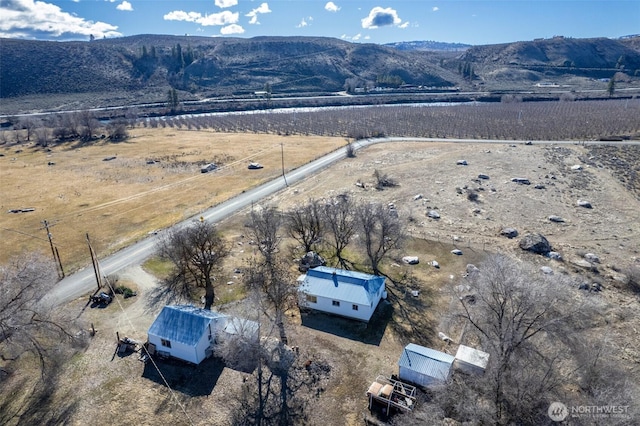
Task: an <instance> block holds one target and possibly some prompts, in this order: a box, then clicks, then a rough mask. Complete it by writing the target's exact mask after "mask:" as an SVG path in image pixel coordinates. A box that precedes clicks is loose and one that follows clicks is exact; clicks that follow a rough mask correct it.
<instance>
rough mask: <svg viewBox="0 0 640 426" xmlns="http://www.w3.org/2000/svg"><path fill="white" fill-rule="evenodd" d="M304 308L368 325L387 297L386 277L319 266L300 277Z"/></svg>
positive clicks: (299, 283)
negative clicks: (363, 322) (377, 308)
mask: <svg viewBox="0 0 640 426" xmlns="http://www.w3.org/2000/svg"><path fill="white" fill-rule="evenodd" d="M298 291H299V293H300V303H301V306H302V307H305V308H308V309H313V310H316V311H321V312H327V313H330V314H334V315H340V316H343V317H347V318H353V319H357V320H360V321H365V322H368V321H369V320H370V319H371V316H372V315H373V312H374V311H375V310H376V307H377V306H378V303H379V302H380V299H382V298H383V297H386V292H385V278H384V277H380V276H376V275H370V274H365V273H362V272H355V271H346V270H344V269H336V268H330V267H327V266H318V267H316V268H313V269H309V270H308V271H307V273H306V274H304V275H301V276H300V277H299V278H298Z"/></svg>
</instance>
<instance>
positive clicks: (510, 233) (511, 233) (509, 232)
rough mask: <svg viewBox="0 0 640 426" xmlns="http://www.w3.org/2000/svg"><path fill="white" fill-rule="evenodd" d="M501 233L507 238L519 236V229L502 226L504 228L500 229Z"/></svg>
mask: <svg viewBox="0 0 640 426" xmlns="http://www.w3.org/2000/svg"><path fill="white" fill-rule="evenodd" d="M500 235H502V236H505V237H507V238H515V237H517V236H518V230H517V229H515V228H502V230H501V231H500Z"/></svg>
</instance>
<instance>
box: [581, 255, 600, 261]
mask: <svg viewBox="0 0 640 426" xmlns="http://www.w3.org/2000/svg"><path fill="white" fill-rule="evenodd" d="M584 260H586V261H587V262H589V263H600V258H599V257H598V256H597V255H595V254H593V253H587V254H585V255H584Z"/></svg>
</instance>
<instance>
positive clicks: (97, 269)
mask: <svg viewBox="0 0 640 426" xmlns="http://www.w3.org/2000/svg"><path fill="white" fill-rule="evenodd" d="M87 244H88V245H89V253H90V254H91V263H92V264H93V272H94V274H95V276H96V283H97V284H98V291H100V289H101V288H102V281H101V280H100V266H99V265H98V259H96V254H95V252H94V251H93V247H91V241H90V240H89V233H88V232H87Z"/></svg>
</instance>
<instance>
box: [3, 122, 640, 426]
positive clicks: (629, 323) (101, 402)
mask: <svg viewBox="0 0 640 426" xmlns="http://www.w3.org/2000/svg"><path fill="white" fill-rule="evenodd" d="M345 143H346V140H345V139H344V138H343V137H312V136H275V135H264V134H250V133H216V132H212V131H202V130H201V131H195V130H180V129H173V128H171V129H169V128H165V129H147V128H137V129H134V130H132V131H131V137H130V138H129V139H128V140H127V141H126V142H121V143H117V144H113V143H106V142H103V141H97V142H95V143H93V144H91V145H88V146H75V145H57V146H53V147H51V148H50V149H47V150H43V149H41V148H39V149H35V148H33V147H31V146H24V147H20V148H19V149H16V146H5V147H2V148H0V150H1V151H0V152H2V153H3V154H4V156H3V157H0V161H1V162H2V166H1V167H0V182H1V184H2V194H3V196H2V201H1V204H2V209H3V210H4V212H3V216H2V219H1V220H0V227H1V228H2V231H1V232H2V254H1V256H2V261H6V260H7V259H9V258H10V257H11V256H14V255H20V254H21V253H25V252H28V251H34V250H35V251H42V252H43V253H44V254H46V255H49V254H50V249H49V245H48V241H47V239H46V234H45V231H44V230H42V223H41V222H42V221H44V220H47V221H48V222H49V223H50V224H51V225H52V227H51V233H52V234H53V241H54V243H55V244H56V247H58V249H59V252H60V256H61V259H62V262H63V264H64V265H65V267H66V268H67V270H68V271H72V270H73V269H76V268H78V267H81V266H85V265H86V264H88V263H89V254H88V249H87V245H86V238H85V234H86V233H89V234H90V236H91V241H92V243H93V245H94V248H96V251H97V252H98V257H101V256H105V255H107V254H109V253H112V252H114V251H116V250H118V249H119V248H122V247H124V246H127V245H129V244H131V242H133V241H136V240H138V239H140V238H143V237H144V236H145V235H147V234H148V233H149V232H152V231H155V230H158V229H162V228H166V227H167V226H169V225H170V224H172V223H175V222H177V221H180V220H183V219H185V218H188V217H191V216H195V215H197V214H198V213H199V212H201V211H203V210H204V209H206V208H207V207H209V206H212V205H214V204H217V203H219V202H221V201H222V200H224V199H226V198H228V197H230V196H232V195H233V194H236V193H239V192H241V191H242V190H245V189H247V188H250V187H252V186H255V185H257V184H259V183H261V182H264V181H266V180H268V179H271V178H274V177H276V176H278V175H280V174H281V171H282V169H281V167H282V164H281V161H282V156H283V154H284V161H285V169H286V170H291V169H293V168H295V167H297V166H299V165H301V164H303V163H306V162H308V161H310V160H311V159H313V158H317V157H319V156H320V155H322V154H323V153H327V152H330V151H332V150H334V149H336V148H338V147H341V146H344V145H345ZM18 151H20V152H18ZM110 157H115V158H112V159H111V160H108V161H105V159H107V158H110ZM152 160H153V163H151V161H152ZM460 160H465V162H466V165H458V162H459V161H460ZM209 162H215V163H217V164H219V165H220V168H219V169H218V170H217V171H215V172H211V173H205V174H203V173H200V166H201V165H202V164H205V163H209ZM250 162H259V163H261V164H262V165H264V168H263V169H260V170H247V165H248V164H249V163H250ZM48 163H55V164H51V165H48ZM638 164H640V147H638V146H618V147H616V146H597V145H590V144H578V143H576V144H563V145H559V144H555V145H554V144H543V143H538V142H535V141H534V142H533V144H532V145H525V144H523V143H508V142H507V143H500V144H493V143H475V144H473V143H451V142H446V141H441V142H394V143H381V144H377V145H374V146H370V147H368V148H366V149H362V150H359V151H357V155H356V156H355V157H354V158H347V159H344V160H342V161H340V162H339V163H337V164H335V165H334V166H332V167H330V168H328V169H325V170H324V171H322V172H320V173H318V174H317V175H315V176H313V177H311V178H309V179H307V180H305V181H303V182H302V183H299V184H296V185H292V186H290V187H289V188H287V189H286V190H284V191H282V192H280V193H278V194H276V195H275V196H273V197H272V198H270V199H269V200H265V201H264V202H263V203H262V204H263V205H265V206H277V207H278V208H279V209H280V210H282V211H286V210H288V209H290V208H292V207H294V206H296V205H299V204H304V203H305V202H307V201H308V200H309V199H322V198H326V197H332V196H337V195H340V194H349V195H350V196H351V197H353V198H354V199H357V200H360V201H369V202H379V203H384V204H385V205H386V204H389V203H393V204H394V205H395V207H396V209H397V211H398V215H399V218H400V219H401V221H402V223H403V224H404V227H405V230H406V233H407V235H408V238H407V240H406V242H405V246H404V248H403V249H402V250H400V251H398V252H396V253H395V254H394V256H393V257H392V258H391V259H390V260H388V261H387V262H385V263H384V265H383V270H384V271H385V273H386V274H387V275H388V276H389V277H391V278H393V283H390V284H389V290H390V292H391V293H392V294H393V297H391V298H390V299H389V301H385V302H383V303H382V304H381V305H380V307H379V309H378V311H377V312H376V314H375V315H374V318H373V319H372V322H371V323H369V324H368V325H364V324H359V323H356V324H354V323H353V322H351V321H348V320H344V319H338V318H331V317H326V316H324V315H320V314H313V315H309V316H304V317H301V315H300V313H299V312H298V311H297V309H296V310H291V311H289V312H288V314H287V320H286V327H287V330H288V336H289V339H288V340H289V345H292V346H296V347H298V348H299V350H300V355H299V356H300V357H306V358H307V359H308V360H309V362H310V363H311V364H312V365H318V366H320V367H321V368H319V371H320V370H322V371H321V373H322V374H320V373H318V375H317V377H318V378H317V380H318V381H319V385H318V386H319V389H320V391H317V392H316V394H314V395H310V396H309V397H308V406H307V413H308V419H307V422H308V424H311V425H320V424H345V425H358V424H362V422H363V418H364V416H365V414H366V413H367V411H368V410H367V403H368V401H367V398H366V397H365V391H366V390H367V387H368V386H369V384H370V382H371V381H372V380H373V379H375V377H376V376H377V375H379V374H382V375H386V376H390V375H392V374H396V373H397V362H398V358H399V356H400V354H401V352H402V348H403V347H404V345H406V344H407V343H410V342H413V343H418V344H422V345H425V346H429V347H432V348H434V349H438V350H441V351H444V352H451V351H452V350H453V351H455V346H456V345H451V344H447V343H445V342H444V341H442V340H440V339H438V333H439V332H443V333H445V334H447V335H448V336H451V338H452V340H453V341H454V343H465V342H467V338H466V337H465V330H464V327H462V326H461V324H460V323H459V322H457V321H455V320H452V319H451V315H450V310H451V307H452V306H453V304H454V303H455V302H456V296H455V294H454V292H453V288H454V286H456V285H457V284H459V283H461V282H464V277H465V276H466V272H467V265H468V264H475V265H480V264H481V263H482V261H483V260H484V259H485V258H486V257H487V256H488V255H490V254H492V253H498V252H499V253H505V254H508V255H510V256H514V257H516V258H518V259H520V260H521V261H523V262H530V263H532V264H534V265H535V267H536V268H540V267H543V266H546V267H550V268H551V269H552V271H553V273H554V274H556V275H563V276H568V277H574V278H575V277H578V278H579V279H580V280H582V281H585V282H589V283H593V282H597V283H599V284H600V285H601V288H602V291H601V292H597V293H596V292H589V291H586V292H585V291H583V290H579V289H578V288H577V287H573V288H572V287H567V288H566V289H564V290H563V291H566V292H572V293H571V294H570V297H571V298H573V299H574V300H575V302H576V304H580V303H589V304H595V305H596V306H597V307H598V315H597V316H596V317H593V318H592V319H591V322H590V323H589V325H588V327H589V335H590V336H592V338H593V339H594V340H601V339H604V338H605V337H606V341H607V342H608V344H609V347H610V348H612V354H611V356H612V359H613V360H615V362H616V363H617V364H618V365H619V366H620V367H621V368H622V369H623V370H624V371H625V374H627V375H628V377H629V378H630V379H631V381H632V382H635V383H636V384H637V383H638V382H639V381H640V343H639V341H638V339H637V338H635V337H634V336H637V330H638V328H639V327H640V322H639V321H638V318H637V316H636V315H635V313H637V312H638V309H639V308H640V303H639V302H640V300H639V298H638V294H637V293H633V292H632V291H630V290H629V289H628V288H626V287H625V285H624V272H625V271H626V270H627V269H628V268H630V267H634V266H636V267H637V266H638V265H639V264H640V227H639V226H638V224H639V223H640V183H639V181H638V176H637V173H638V170H637V166H638ZM576 166H579V167H576ZM376 170H377V171H378V172H380V173H384V174H386V175H388V176H389V177H390V178H392V179H393V180H394V182H396V185H395V186H393V187H385V188H384V189H382V190H378V189H376V188H375V186H376V185H375V178H374V172H375V171H376ZM480 174H482V175H486V178H483V179H479V178H478V175H480ZM514 177H519V178H526V179H528V180H529V181H530V183H531V184H530V185H521V184H518V183H515V182H512V180H511V179H512V178H514ZM471 193H473V194H476V195H475V196H473V197H470V196H469V194H471ZM579 200H582V201H584V200H586V201H588V202H589V203H590V204H591V206H592V208H584V207H580V206H578V204H577V203H578V201H579ZM27 208H29V209H30V208H33V209H35V210H34V211H29V212H24V213H7V211H9V210H12V209H27ZM429 211H437V212H438V213H439V215H440V217H439V219H432V218H429V217H428V216H427V213H428V212H429ZM247 214H248V212H247V211H245V212H241V213H239V214H237V215H235V216H233V217H232V218H230V219H228V220H226V221H224V222H223V223H221V224H220V225H219V228H220V230H221V231H222V233H223V235H224V237H225V238H226V239H227V240H228V241H230V242H232V243H233V246H232V247H233V249H232V253H231V256H230V257H229V258H228V259H227V261H226V264H225V268H224V271H223V273H222V274H223V277H218V280H217V282H218V283H219V284H218V288H217V293H216V295H217V300H216V304H217V306H216V308H217V309H219V310H221V311H223V312H224V311H229V312H233V311H234V310H237V309H240V308H241V305H242V304H243V303H244V302H243V295H244V294H245V293H246V291H245V290H244V289H243V284H242V281H243V278H242V274H241V273H240V272H239V271H241V270H242V269H243V268H244V267H245V266H246V265H247V264H248V262H249V261H250V260H251V258H252V257H254V256H255V254H256V249H255V246H252V245H251V244H249V242H248V239H247V237H246V234H247V232H248V231H247V229H246V226H245V224H246V222H247V219H248V216H247ZM549 216H558V217H561V218H562V219H563V220H562V221H560V222H553V221H550V220H549ZM506 227H512V228H515V229H517V230H518V232H519V234H520V235H525V234H527V233H541V234H543V235H545V236H546V237H547V238H548V240H549V242H550V243H551V245H552V247H553V250H554V251H557V252H559V253H560V254H561V255H562V260H560V261H559V260H552V259H549V258H547V257H543V256H539V255H534V254H530V253H526V252H524V251H522V250H521V249H520V248H519V247H518V238H515V239H509V238H506V237H504V236H502V235H500V232H501V230H502V229H503V228H506ZM285 243H286V244H287V245H289V246H293V243H292V242H291V241H289V240H285ZM454 248H458V249H460V250H461V251H462V255H461V256H455V255H453V254H452V253H451V250H452V249H454ZM586 253H593V254H595V255H597V257H598V259H599V262H598V263H597V264H587V265H585V263H584V256H585V254H586ZM405 255H412V256H418V257H419V259H420V263H419V264H417V265H406V264H403V262H402V261H401V258H402V256H405ZM294 257H295V254H294V253H293V252H292V255H291V266H292V268H294V267H295V266H294V265H295V263H294V261H293V259H294ZM358 260H360V261H362V262H363V263H362V264H360V265H359V266H361V267H364V261H363V260H362V259H357V257H356V264H357V265H358ZM433 260H436V261H437V262H438V263H439V266H440V267H439V268H437V269H436V268H434V267H433V266H431V265H430V262H431V261H433ZM163 277H164V275H163V272H162V265H161V264H160V263H159V262H158V261H157V259H151V260H150V261H149V262H147V263H146V264H145V265H142V266H134V267H130V268H128V269H127V270H125V271H123V272H121V273H119V274H118V276H117V277H113V278H116V279H117V283H118V285H125V286H127V287H129V288H131V289H133V290H135V291H136V292H137V296H136V297H133V298H129V299H122V297H121V296H117V298H116V301H115V302H114V303H112V304H111V305H109V306H107V307H106V308H104V309H101V308H97V307H92V306H90V305H89V304H88V303H87V300H88V299H87V298H84V297H83V298H81V299H78V300H76V301H74V302H72V303H70V304H68V305H67V306H64V307H61V308H60V315H62V316H64V317H65V318H68V319H78V320H80V321H81V322H82V323H83V324H84V325H85V329H86V330H88V329H89V327H90V325H92V326H93V327H94V328H95V329H96V330H97V332H96V333H95V336H93V337H91V338H90V339H89V343H88V346H87V347H86V348H85V349H83V350H80V351H77V353H76V354H75V355H74V356H73V357H72V358H71V359H69V360H68V361H67V362H65V363H63V364H62V365H61V366H60V369H61V372H62V374H61V375H59V376H57V378H56V381H55V382H53V383H48V384H47V385H48V387H49V389H50V390H51V392H50V393H48V394H47V395H46V397H42V399H41V400H40V401H39V403H40V404H41V407H40V408H41V409H43V408H44V409H46V412H47V414H46V416H48V417H47V419H46V421H47V422H51V424H53V423H60V422H61V423H64V424H73V425H84V424H87V423H89V422H91V423H94V424H112V423H113V422H114V421H116V419H117V422H118V423H138V424H153V423H157V422H158V421H161V422H162V423H171V424H197V425H227V424H230V420H229V419H230V417H231V415H232V412H233V411H234V410H236V409H237V408H238V405H237V404H238V402H237V401H238V395H239V394H240V393H241V391H242V390H241V389H242V384H243V383H244V382H245V381H246V380H247V378H248V374H247V373H244V372H241V371H236V370H233V369H230V368H226V367H224V365H223V364H222V363H221V362H220V361H219V360H217V359H209V360H207V361H205V362H203V363H202V364H200V365H198V366H187V365H182V364H176V363H170V362H162V361H159V362H158V363H157V364H152V363H147V364H143V363H142V362H140V361H138V354H135V353H128V354H124V355H123V354H116V352H115V350H116V332H117V333H119V335H120V336H121V337H122V336H127V337H129V338H131V339H135V340H138V341H144V340H146V331H147V329H148V327H149V326H150V324H151V323H152V322H153V320H154V318H155V316H156V315H157V314H158V312H159V311H160V309H161V308H162V306H164V304H166V303H198V301H193V300H183V299H182V300H180V299H175V298H171V296H170V295H167V294H166V293H165V292H163V291H162V278H163ZM412 291H417V293H416V294H417V296H413V295H412ZM25 363H26V361H25ZM155 366H157V369H156V368H155ZM29 371H30V369H29V365H28V364H25V366H24V368H23V369H21V371H19V372H17V373H16V374H14V375H12V376H11V379H10V380H12V384H14V385H16V386H17V385H19V384H22V386H24V387H25V388H28V387H34V388H35V387H37V386H39V383H40V382H39V381H38V380H37V379H34V378H33V377H30V375H29ZM160 373H161V374H160ZM632 390H637V389H636V388H635V387H632ZM567 392H570V390H568V391H567ZM636 396H637V394H636ZM425 398H427V396H425ZM636 401H637V399H636ZM21 403H25V401H23V400H21V399H20V398H17V399H16V401H14V402H12V403H10V404H9V405H8V406H9V407H11V408H13V409H16V407H19V406H20V404H21ZM632 409H635V410H637V409H638V407H637V406H636V407H632ZM635 413H636V414H635V415H636V416H640V413H639V412H638V411H635ZM63 419H64V421H62V420H63ZM9 424H20V421H19V418H14V419H13V421H11V422H9Z"/></svg>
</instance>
